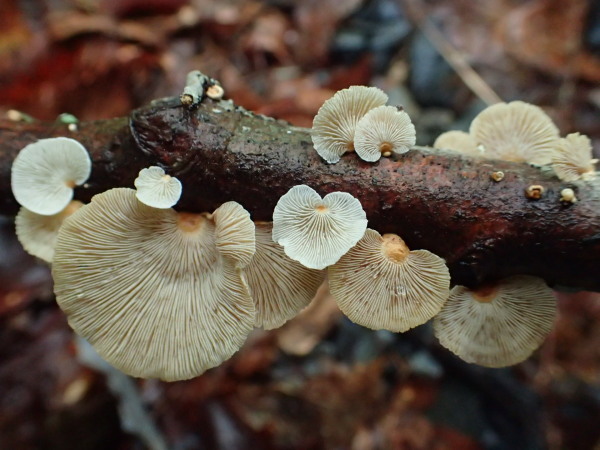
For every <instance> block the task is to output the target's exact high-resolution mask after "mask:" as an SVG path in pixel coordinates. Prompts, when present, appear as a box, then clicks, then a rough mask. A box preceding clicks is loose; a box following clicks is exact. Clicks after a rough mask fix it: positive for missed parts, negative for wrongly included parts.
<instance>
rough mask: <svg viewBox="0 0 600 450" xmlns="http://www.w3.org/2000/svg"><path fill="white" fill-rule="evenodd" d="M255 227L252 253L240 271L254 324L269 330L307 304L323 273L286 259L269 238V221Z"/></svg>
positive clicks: (270, 225)
mask: <svg viewBox="0 0 600 450" xmlns="http://www.w3.org/2000/svg"><path fill="white" fill-rule="evenodd" d="M255 226H256V253H255V255H254V258H252V261H251V262H250V264H249V265H248V266H247V267H246V268H245V269H244V273H245V274H246V279H247V281H248V285H249V286H250V291H251V293H252V298H254V304H255V307H256V318H255V322H254V325H255V326H256V327H262V328H264V329H265V330H272V329H274V328H279V327H280V326H282V325H283V324H284V323H285V322H287V321H288V320H289V319H291V318H292V317H294V316H296V315H297V314H298V313H299V312H300V311H301V310H302V309H303V308H305V307H306V306H308V304H309V303H310V301H311V300H312V299H313V297H314V296H315V294H316V292H317V290H318V289H319V286H320V285H321V284H322V283H323V280H324V279H325V272H324V271H322V270H314V269H308V268H306V267H304V266H303V265H302V264H300V263H299V262H297V261H294V260H292V259H290V258H288V257H287V256H286V254H285V252H284V251H283V248H282V247H281V246H280V245H278V244H276V243H275V242H274V241H273V238H272V233H273V231H272V230H273V224H271V223H267V222H256V223H255Z"/></svg>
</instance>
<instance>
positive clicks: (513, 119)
mask: <svg viewBox="0 0 600 450" xmlns="http://www.w3.org/2000/svg"><path fill="white" fill-rule="evenodd" d="M469 133H470V135H471V136H472V137H473V139H474V140H475V142H477V144H482V145H483V147H484V149H485V150H484V151H485V155H486V157H488V158H497V159H503V160H506V161H516V162H530V163H535V164H547V163H549V162H551V161H552V157H553V155H554V152H555V146H556V142H557V140H558V128H556V125H554V123H553V122H552V119H550V117H548V116H547V115H546V113H544V111H542V109H541V108H539V107H537V106H534V105H530V104H529V103H524V102H520V101H515V102H511V103H497V104H495V105H492V106H488V107H487V108H486V109H484V110H483V111H481V113H479V115H478V116H477V117H475V119H473V122H472V123H471V128H470V130H469Z"/></svg>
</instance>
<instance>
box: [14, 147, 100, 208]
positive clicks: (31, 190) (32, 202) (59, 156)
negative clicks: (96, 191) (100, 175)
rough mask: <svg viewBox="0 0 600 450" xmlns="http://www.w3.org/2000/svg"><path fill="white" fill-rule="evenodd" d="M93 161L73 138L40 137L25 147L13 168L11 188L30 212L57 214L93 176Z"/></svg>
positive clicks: (20, 202)
mask: <svg viewBox="0 0 600 450" xmlns="http://www.w3.org/2000/svg"><path fill="white" fill-rule="evenodd" d="M91 170H92V161H91V159H90V156H89V155H88V152H87V150H86V149H85V147H84V146H83V145H81V144H80V143H79V142H77V141H76V140H74V139H70V138H65V137H57V138H49V139H40V140H39V141H37V142H34V143H33V144H29V145H27V146H26V147H24V148H23V149H22V150H21V151H20V152H19V154H18V155H17V157H16V158H15V160H14V162H13V165H12V169H11V187H12V192H13V195H14V196H15V198H16V199H17V202H19V204H20V205H21V206H24V207H25V208H27V209H28V210H30V211H31V212H34V213H36V214H42V215H44V216H50V215H53V214H58V213H59V212H60V211H62V210H63V209H65V208H66V206H67V205H68V204H69V202H70V201H71V200H72V199H73V188H74V187H75V186H79V185H80V184H83V183H84V182H85V181H86V180H87V179H88V178H89V176H90V172H91Z"/></svg>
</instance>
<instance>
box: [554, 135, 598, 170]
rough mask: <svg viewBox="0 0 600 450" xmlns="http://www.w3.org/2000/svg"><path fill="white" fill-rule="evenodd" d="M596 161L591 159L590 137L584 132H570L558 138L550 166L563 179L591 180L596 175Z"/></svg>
mask: <svg viewBox="0 0 600 450" xmlns="http://www.w3.org/2000/svg"><path fill="white" fill-rule="evenodd" d="M597 162H598V160H597V159H592V143H591V142H590V138H588V137H587V136H586V135H585V134H579V133H572V134H569V135H567V137H566V138H563V139H559V140H558V144H557V147H556V154H555V155H554V158H553V159H552V168H553V169H554V171H555V172H556V175H558V178H560V179H561V180H563V181H575V180H579V179H583V180H591V179H592V178H594V177H595V176H596V168H595V167H594V164H596V163H597Z"/></svg>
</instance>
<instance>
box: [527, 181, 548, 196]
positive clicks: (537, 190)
mask: <svg viewBox="0 0 600 450" xmlns="http://www.w3.org/2000/svg"><path fill="white" fill-rule="evenodd" d="M544 191H545V189H544V186H542V185H540V184H532V185H531V186H528V187H527V189H525V196H526V197H527V198H529V199H531V200H539V199H540V198H542V196H543V195H544Z"/></svg>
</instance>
